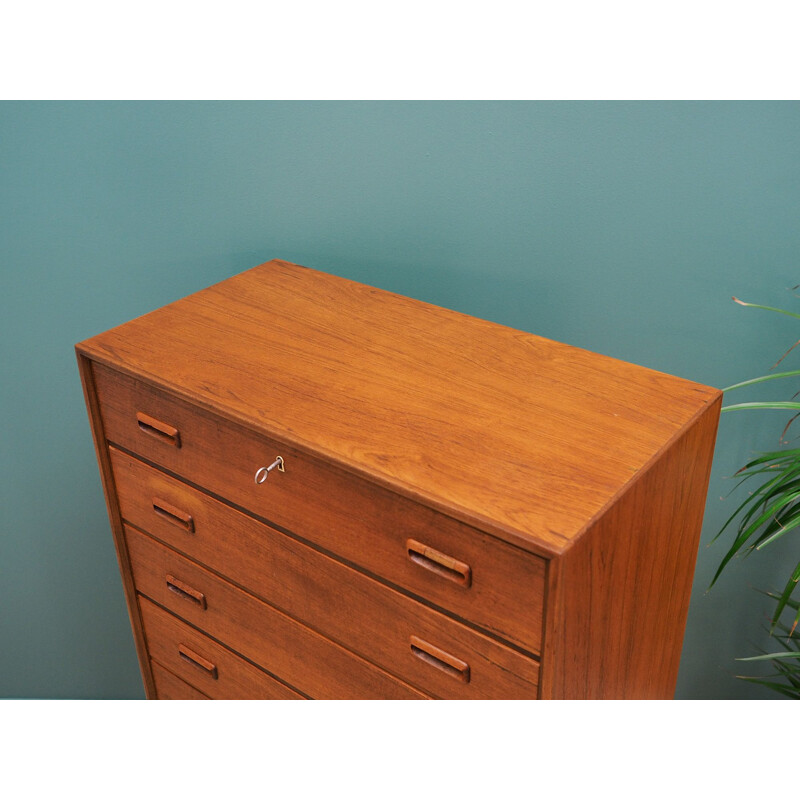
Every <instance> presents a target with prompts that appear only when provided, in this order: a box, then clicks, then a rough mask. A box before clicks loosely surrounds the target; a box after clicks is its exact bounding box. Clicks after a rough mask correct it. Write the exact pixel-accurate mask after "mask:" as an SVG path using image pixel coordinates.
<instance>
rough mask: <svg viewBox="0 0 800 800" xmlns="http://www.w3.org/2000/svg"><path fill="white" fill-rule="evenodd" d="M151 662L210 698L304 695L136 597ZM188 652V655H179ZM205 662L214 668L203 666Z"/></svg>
mask: <svg viewBox="0 0 800 800" xmlns="http://www.w3.org/2000/svg"><path fill="white" fill-rule="evenodd" d="M139 607H140V609H141V614H142V622H143V623H144V631H145V638H146V640H147V647H148V650H149V652H150V656H151V657H152V659H153V661H155V662H156V663H158V664H161V665H162V666H163V667H165V668H166V669H168V670H169V671H170V672H172V673H173V675H176V676H177V677H179V678H180V679H181V680H183V681H185V682H186V683H188V684H189V685H190V686H192V687H194V688H195V689H197V690H198V691H200V692H202V693H203V694H205V695H206V696H207V697H209V698H211V699H212V700H302V699H303V696H302V695H301V694H299V693H298V692H296V691H295V690H294V689H292V688H291V687H289V686H286V685H285V684H284V683H281V682H280V681H278V680H276V679H275V678H274V677H272V676H270V675H268V674H267V673H266V672H264V671H263V670H260V669H259V668H258V667H256V666H254V665H253V664H251V663H249V662H248V661H245V660H244V659H243V658H240V657H239V656H237V655H236V654H235V653H232V652H231V651H230V650H229V649H228V648H227V647H223V646H222V645H220V644H218V643H217V642H215V641H214V640H213V639H210V638H209V637H208V636H205V635H203V634H202V633H201V632H200V631H197V630H195V629H194V628H192V627H191V626H189V625H187V624H186V623H185V622H183V621H182V620H180V619H178V618H177V617H176V616H174V615H172V614H170V613H169V612H168V611H164V609H163V608H160V607H159V606H157V605H156V604H155V603H152V602H150V600H148V599H147V598H146V597H142V596H139ZM182 653H184V654H187V655H188V656H189V657H186V656H182V655H181V654H182ZM205 664H207V665H209V666H212V667H213V673H212V671H211V670H209V669H206V668H205V667H204V665H205Z"/></svg>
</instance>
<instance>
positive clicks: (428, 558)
mask: <svg viewBox="0 0 800 800" xmlns="http://www.w3.org/2000/svg"><path fill="white" fill-rule="evenodd" d="M406 547H407V548H408V557H409V558H410V559H411V560H412V561H413V562H414V563H415V564H418V565H419V566H420V567H424V568H425V569H427V570H430V571H431V572H435V573H436V574H437V575H441V577H443V578H447V579H448V580H450V581H453V582H454V583H457V584H458V585H459V586H464V587H465V588H466V587H469V586H470V585H471V584H472V569H471V568H470V566H469V564H465V563H464V562H463V561H458V560H457V559H455V558H453V557H452V556H448V555H445V554H444V553H440V552H439V551H438V550H434V549H433V548H432V547H428V546H427V545H425V544H422V543H421V542H418V541H416V540H414V539H409V540H408V541H407V542H406Z"/></svg>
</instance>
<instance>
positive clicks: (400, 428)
mask: <svg viewBox="0 0 800 800" xmlns="http://www.w3.org/2000/svg"><path fill="white" fill-rule="evenodd" d="M76 350H77V354H78V363H79V367H80V372H81V378H82V381H83V386H84V391H85V396H86V402H87V406H88V409H89V416H90V420H91V425H92V431H93V435H94V440H95V446H96V449H97V457H98V461H99V464H100V471H101V474H102V477H103V485H104V489H105V493H106V500H107V503H108V510H109V515H110V518H111V525H112V528H113V532H114V539H115V543H116V548H117V554H118V557H119V563H120V569H121V571H122V578H123V583H124V587H125V594H126V598H127V603H128V608H129V612H130V617H131V623H132V627H133V633H134V637H135V641H136V647H137V652H138V655H139V659H140V663H141V669H142V675H143V679H144V685H145V689H146V692H147V696H148V697H149V698H161V699H180V698H187V699H188V698H196V699H203V698H277V699H289V698H326V699H333V698H427V697H431V698H519V699H535V698H668V697H671V696H672V695H673V693H674V689H675V681H676V677H677V671H678V661H679V658H680V652H681V645H682V640H683V631H684V626H685V622H686V614H687V609H688V603H689V595H690V589H691V584H692V576H693V572H694V564H695V558H696V553H697V544H698V537H699V534H700V527H701V522H702V516H703V509H704V504H705V497H706V491H707V487H708V478H709V472H710V468H711V459H712V453H713V446H714V439H715V436H716V427H717V421H718V417H719V407H720V400H721V393H720V392H719V391H718V390H716V389H711V388H709V387H706V386H701V385H698V384H695V383H691V382H689V381H685V380H681V379H679V378H674V377H671V376H668V375H664V374H661V373H658V372H654V371H652V370H648V369H644V368H642V367H637V366H634V365H631V364H627V363H624V362H621V361H616V360H614V359H611V358H607V357H604V356H600V355H597V354H594V353H589V352H587V351H584V350H579V349H576V348H573V347H569V346H567V345H563V344H558V343H556V342H552V341H548V340H546V339H543V338H540V337H537V336H534V335H531V334H528V333H522V332H520V331H516V330H512V329H510V328H505V327H503V326H500V325H496V324H493V323H489V322H485V321H482V320H479V319H474V318H471V317H468V316H465V315H463V314H459V313H456V312H453V311H447V310H445V309H442V308H438V307H435V306H431V305H428V304H425V303H421V302H417V301H414V300H409V299H407V298H403V297H399V296H397V295H393V294H390V293H388V292H384V291H380V290H378V289H374V288H371V287H369V286H364V285H362V284H358V283H354V282H352V281H347V280H344V279H342V278H338V277H334V276H332V275H327V274H325V273H321V272H317V271H314V270H310V269H306V268H304V267H299V266H296V265H293V264H289V263H286V262H283V261H271V262H269V263H267V264H263V265H261V266H259V267H256V268H254V269H252V270H249V271H247V272H244V273H242V274H240V275H237V276H234V277H232V278H230V279H229V280H226V281H223V282H222V283H219V284H217V285H216V286H212V287H210V288H208V289H205V290H204V291H201V292H198V293H197V294H194V295H191V296H189V297H186V298H184V299H182V300H180V301H178V302H175V303H172V304H170V305H168V306H165V307H164V308H161V309H159V310H157V311H154V312H152V313H150V314H147V315H145V316H143V317H140V318H139V319H135V320H133V321H131V322H128V323H127V324H125V325H122V326H120V327H118V328H114V329H113V330H110V331H108V332H106V333H103V334H101V335H99V336H96V337H94V338H92V339H89V340H87V341H85V342H82V343H81V344H79V345H77V347H76Z"/></svg>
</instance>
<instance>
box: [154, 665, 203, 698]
mask: <svg viewBox="0 0 800 800" xmlns="http://www.w3.org/2000/svg"><path fill="white" fill-rule="evenodd" d="M151 668H152V671H153V681H154V682H155V686H156V699H157V700H208V699H209V698H208V697H206V695H204V694H203V693H202V692H200V691H198V690H197V689H195V688H194V686H190V685H189V684H188V683H186V681H183V680H181V679H180V678H179V677H178V676H177V675H173V674H172V673H171V672H170V671H169V670H168V669H164V667H162V666H161V665H160V664H156V663H153V664H151Z"/></svg>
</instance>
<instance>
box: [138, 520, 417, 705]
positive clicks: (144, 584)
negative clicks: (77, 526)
mask: <svg viewBox="0 0 800 800" xmlns="http://www.w3.org/2000/svg"><path fill="white" fill-rule="evenodd" d="M125 541H126V544H127V546H128V555H129V556H130V560H131V566H132V568H133V579H134V583H135V585H136V590H137V591H138V592H140V593H141V594H144V595H147V596H148V597H149V598H150V599H151V600H155V601H156V602H157V603H159V604H160V605H162V606H164V607H165V608H167V609H168V610H169V611H172V612H173V613H174V614H177V615H178V616H180V617H182V618H183V619H185V620H186V621H188V622H190V623H192V625H196V626H197V627H199V628H201V629H202V630H203V631H204V632H205V633H207V634H209V635H210V636H213V637H214V638H215V639H218V640H219V641H222V642H224V643H225V644H226V645H227V646H228V647H230V648H231V649H233V650H235V651H237V652H238V653H240V654H241V655H243V656H244V657H245V658H247V659H248V660H250V661H254V662H255V663H256V664H258V665H259V666H261V667H263V668H264V669H265V670H267V671H268V672H270V673H272V674H273V675H277V676H278V677H280V678H282V679H283V680H285V681H286V682H287V683H289V684H291V685H292V686H294V687H295V688H296V689H298V690H299V691H301V692H302V693H303V694H305V695H307V696H309V697H313V698H316V699H320V700H359V699H374V700H380V699H387V700H408V699H424V698H425V695H423V694H422V693H421V692H418V691H417V690H416V689H412V688H411V687H410V686H408V685H406V684H405V683H402V682H400V681H398V680H397V679H396V678H393V677H392V676H391V675H387V674H386V673H385V672H383V670H380V669H378V668H377V667H375V666H373V665H372V664H369V663H368V662H366V661H364V660H363V659H361V658H358V657H357V656H354V655H353V654H352V653H349V652H348V651H347V650H345V649H344V648H342V647H340V646H339V645H337V644H334V643H333V642H331V641H330V640H328V639H325V638H324V637H323V636H320V635H319V634H317V633H314V632H313V631H311V630H309V629H308V628H306V627H305V626H303V625H301V624H300V623H298V622H295V621H294V620H293V619H291V618H290V617H287V616H286V615H285V614H282V613H281V612H280V611H277V610H275V609H274V608H272V607H271V606H268V605H267V604H266V603H263V602H261V601H260V600H257V599H256V598H255V597H253V596H252V595H250V594H248V593H247V592H244V591H242V590H241V589H237V588H236V587H234V586H233V585H231V584H230V583H228V582H227V581H225V580H223V579H222V578H219V577H217V576H216V575H214V574H212V573H211V572H209V571H208V570H206V569H204V568H203V567H201V566H199V565H197V564H194V563H193V562H191V561H189V560H188V559H186V558H184V557H183V556H180V555H178V554H177V553H176V552H175V551H173V550H171V549H170V548H168V547H165V546H164V545H162V544H159V543H158V542H157V541H156V540H155V539H152V538H150V537H149V536H147V535H146V534H144V533H140V532H138V531H135V530H133V529H131V528H126V530H125Z"/></svg>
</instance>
